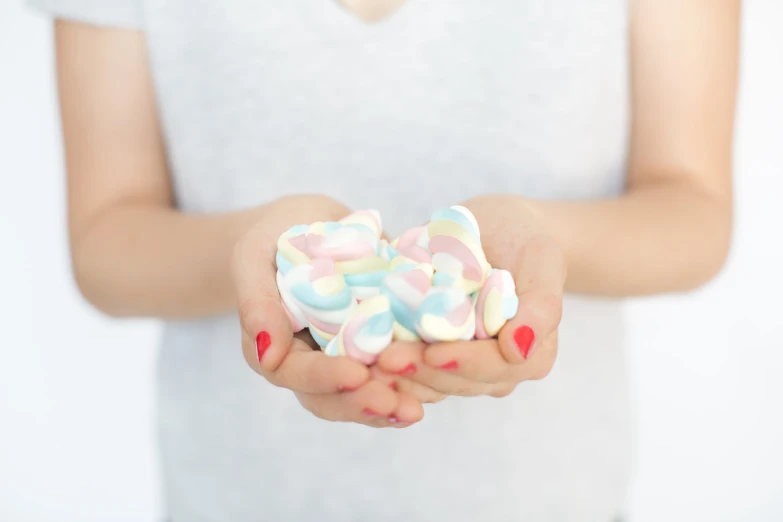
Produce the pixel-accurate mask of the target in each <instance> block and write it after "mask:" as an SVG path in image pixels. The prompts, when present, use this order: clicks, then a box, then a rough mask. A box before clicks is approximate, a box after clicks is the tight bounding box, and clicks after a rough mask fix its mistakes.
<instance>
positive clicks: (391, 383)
mask: <svg viewBox="0 0 783 522" xmlns="http://www.w3.org/2000/svg"><path fill="white" fill-rule="evenodd" d="M389 388H391V389H392V390H394V391H397V382H396V381H392V382H390V383H389Z"/></svg>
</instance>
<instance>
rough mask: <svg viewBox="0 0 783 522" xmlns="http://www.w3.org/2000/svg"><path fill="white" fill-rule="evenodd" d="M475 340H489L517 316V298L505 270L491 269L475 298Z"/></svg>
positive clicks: (511, 278)
mask: <svg viewBox="0 0 783 522" xmlns="http://www.w3.org/2000/svg"><path fill="white" fill-rule="evenodd" d="M475 307H476V339H490V338H492V337H494V336H496V335H497V334H498V332H499V331H500V329H501V328H503V325H505V324H506V321H508V320H509V319H511V318H512V317H514V316H515V315H516V314H517V308H519V298H518V297H517V294H516V286H515V285H514V278H513V277H511V274H510V273H509V272H508V271H507V270H496V269H493V270H492V272H491V273H490V274H489V277H488V278H487V282H486V283H484V286H483V287H482V288H481V291H480V292H479V293H478V294H477V295H476V298H475Z"/></svg>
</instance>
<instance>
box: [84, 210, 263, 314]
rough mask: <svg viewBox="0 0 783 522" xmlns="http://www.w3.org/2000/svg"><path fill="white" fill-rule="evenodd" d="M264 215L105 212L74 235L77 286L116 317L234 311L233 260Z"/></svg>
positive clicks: (170, 211) (92, 300) (249, 213)
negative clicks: (243, 238) (242, 239)
mask: <svg viewBox="0 0 783 522" xmlns="http://www.w3.org/2000/svg"><path fill="white" fill-rule="evenodd" d="M260 212H261V210H260V209H253V210H248V211H244V212H236V213H227V214H211V215H191V214H183V213H180V212H178V211H176V210H174V209H172V208H168V207H161V206H156V205H150V204H143V203H139V204H130V203H129V204H124V205H117V206H114V207H112V208H110V209H108V210H105V211H104V212H103V213H101V214H100V215H98V216H96V219H94V220H93V221H92V222H91V223H90V226H88V227H85V228H84V230H83V231H81V233H80V234H78V235H77V236H75V237H74V236H72V241H71V249H72V259H73V268H74V274H75V278H76V282H77V284H78V285H79V288H80V290H81V292H82V293H83V294H84V296H85V297H86V298H87V299H88V300H89V301H90V302H91V303H92V304H93V305H95V306H96V307H97V308H99V309H101V310H103V311H104V312H106V313H109V314H111V315H116V316H155V317H164V318H187V317H196V316H203V315H211V314H218V313H222V312H227V311H229V310H231V309H232V308H233V307H235V296H234V291H233V284H232V281H231V271H230V263H231V255H232V250H233V247H234V244H235V243H236V241H237V239H238V238H239V237H240V236H241V235H242V234H244V232H245V231H247V230H248V229H249V228H250V227H251V226H252V225H253V224H254V223H255V222H256V221H257V220H258V218H259V213H260Z"/></svg>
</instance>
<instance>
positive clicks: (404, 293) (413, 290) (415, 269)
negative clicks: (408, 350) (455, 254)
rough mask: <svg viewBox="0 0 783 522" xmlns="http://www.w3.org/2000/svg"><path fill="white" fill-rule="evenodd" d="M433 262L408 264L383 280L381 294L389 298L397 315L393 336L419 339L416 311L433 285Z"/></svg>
mask: <svg viewBox="0 0 783 522" xmlns="http://www.w3.org/2000/svg"><path fill="white" fill-rule="evenodd" d="M431 279H432V265H428V264H420V265H414V264H405V265H402V266H400V267H398V268H397V269H396V270H394V271H393V272H391V273H390V274H389V275H387V276H386V278H385V279H384V280H383V285H382V286H381V294H383V295H384V296H386V297H387V298H388V299H389V303H390V305H391V311H392V313H393V314H394V338H395V339H398V340H400V341H418V340H419V336H418V334H417V333H416V325H415V324H416V311H417V310H418V308H419V305H420V304H421V302H422V301H423V300H424V298H425V297H426V295H427V292H429V291H430V288H431V287H432V284H431Z"/></svg>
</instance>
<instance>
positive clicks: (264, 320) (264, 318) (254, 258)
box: [233, 232, 293, 373]
mask: <svg viewBox="0 0 783 522" xmlns="http://www.w3.org/2000/svg"><path fill="white" fill-rule="evenodd" d="M274 248H275V246H274V245H270V244H269V241H267V240H266V239H264V238H263V236H262V235H261V234H260V232H259V233H257V234H253V233H249V234H247V235H246V236H245V239H243V240H242V241H241V242H240V243H238V244H237V247H236V249H235V251H234V259H233V273H234V280H235V285H236V292H237V299H238V303H239V322H240V324H241V326H242V331H243V342H242V349H243V352H244V354H245V359H246V360H247V361H248V364H250V366H251V367H252V368H253V369H254V370H256V371H257V372H259V373H263V372H273V371H275V370H276V369H277V367H278V366H280V363H281V362H282V361H283V359H284V358H285V356H286V355H287V353H288V350H289V347H290V346H291V341H292V336H293V331H292V329H291V322H290V320H289V319H288V316H287V315H286V312H285V310H284V308H283V305H282V303H281V301H280V294H279V292H278V291H277V281H276V276H275V274H276V270H275V267H274V264H273V256H274Z"/></svg>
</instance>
